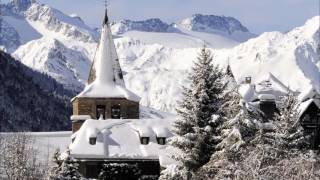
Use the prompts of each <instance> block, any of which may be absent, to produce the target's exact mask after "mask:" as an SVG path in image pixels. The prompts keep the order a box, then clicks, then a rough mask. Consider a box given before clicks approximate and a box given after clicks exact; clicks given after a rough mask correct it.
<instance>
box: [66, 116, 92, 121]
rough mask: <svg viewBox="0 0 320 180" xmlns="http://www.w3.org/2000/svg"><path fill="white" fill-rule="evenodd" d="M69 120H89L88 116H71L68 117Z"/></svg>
mask: <svg viewBox="0 0 320 180" xmlns="http://www.w3.org/2000/svg"><path fill="white" fill-rule="evenodd" d="M70 119H71V120H73V121H74V120H87V119H91V116H90V115H72V116H71V117H70Z"/></svg>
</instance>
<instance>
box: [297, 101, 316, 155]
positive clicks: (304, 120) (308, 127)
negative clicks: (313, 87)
mask: <svg viewBox="0 0 320 180" xmlns="http://www.w3.org/2000/svg"><path fill="white" fill-rule="evenodd" d="M300 122H301V124H302V126H303V128H304V130H305V132H306V134H309V135H311V143H310V144H311V149H314V150H319V149H320V107H318V106H317V104H316V103H315V102H314V101H313V102H311V103H310V105H309V106H308V107H307V109H306V110H305V111H304V112H303V113H302V114H301V116H300Z"/></svg>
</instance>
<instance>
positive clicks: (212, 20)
mask: <svg viewBox="0 0 320 180" xmlns="http://www.w3.org/2000/svg"><path fill="white" fill-rule="evenodd" d="M177 25H178V26H180V27H182V28H185V29H188V30H193V31H202V32H210V31H222V32H226V33H228V34H232V33H234V32H236V31H240V32H249V30H248V29H247V28H246V27H245V26H243V25H242V24H241V22H240V21H239V20H237V19H235V18H233V17H226V16H216V15H202V14H194V15H193V16H191V17H188V18H185V19H183V20H181V21H180V22H178V23H177Z"/></svg>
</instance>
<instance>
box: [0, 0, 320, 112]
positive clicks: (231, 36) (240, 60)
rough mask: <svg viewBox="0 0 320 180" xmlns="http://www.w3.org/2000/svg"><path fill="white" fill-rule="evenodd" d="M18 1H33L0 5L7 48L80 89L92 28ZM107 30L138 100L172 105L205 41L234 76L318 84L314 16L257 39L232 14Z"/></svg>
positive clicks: (92, 44) (93, 42) (123, 24)
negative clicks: (19, 5) (10, 41)
mask: <svg viewBox="0 0 320 180" xmlns="http://www.w3.org/2000/svg"><path fill="white" fill-rule="evenodd" d="M19 2H31V3H27V4H28V8H22V9H25V10H21V8H12V7H13V5H12V4H11V5H10V4H9V5H5V6H4V5H3V6H1V8H2V9H6V11H4V12H6V13H5V16H4V21H5V22H6V23H7V27H10V28H9V29H10V31H11V34H12V35H11V37H12V39H15V41H14V42H16V43H15V44H16V47H18V48H17V49H16V48H14V45H12V47H13V48H12V49H13V50H12V51H10V52H13V51H14V50H15V49H16V50H15V51H14V52H13V53H12V54H13V55H14V57H16V58H17V59H19V60H20V61H21V62H23V63H24V64H26V65H27V66H29V67H32V68H34V69H37V70H39V71H41V72H45V73H47V74H49V75H51V76H52V77H54V78H55V79H57V80H58V81H60V82H61V83H63V84H64V85H65V86H66V87H68V88H72V89H75V90H78V91H79V90H80V89H81V88H82V87H83V85H84V83H85V82H86V80H87V76H88V71H89V67H90V63H91V60H92V59H93V57H94V53H95V49H96V46H97V37H98V33H97V31H96V30H94V29H92V28H90V27H88V26H87V25H86V24H85V23H84V22H83V21H82V20H81V18H79V17H78V16H74V15H70V16H69V15H66V14H64V13H62V12H61V11H59V10H56V9H54V8H51V7H49V6H47V5H42V4H39V3H36V2H33V1H29V0H20V1H19ZM9 6H11V8H9ZM12 9H20V10H19V11H18V10H12ZM97 19H102V17H101V18H97ZM112 31H113V34H114V35H115V44H116V48H117V51H118V54H119V58H120V64H121V67H122V69H123V71H124V75H125V81H126V85H127V86H128V88H129V89H130V90H132V91H133V92H135V93H136V94H138V95H140V96H141V97H142V99H141V105H143V106H147V107H152V108H154V109H158V110H163V111H168V112H173V111H174V109H175V106H176V101H177V100H178V99H179V98H180V92H181V86H182V85H187V84H188V82H187V80H186V74H187V72H188V70H190V67H191V66H192V63H193V60H195V59H196V56H197V53H198V51H199V47H201V46H203V42H204V41H205V42H206V44H207V46H208V47H209V48H212V51H213V54H214V62H215V63H217V64H219V65H220V66H221V67H225V66H226V64H227V62H230V65H231V68H232V70H233V72H234V75H235V77H236V79H237V81H238V82H241V80H242V79H243V78H244V77H246V76H252V78H253V80H254V81H258V80H260V79H261V78H262V77H264V76H265V75H267V74H268V73H269V72H271V73H272V74H273V75H275V76H276V77H277V78H278V79H280V80H281V81H282V82H283V83H284V84H285V85H288V86H290V88H292V89H294V90H303V89H304V88H305V87H306V86H309V85H310V84H313V85H314V86H316V87H317V88H320V80H319V79H320V73H319V69H320V62H319V61H320V58H319V53H320V52H319V51H320V50H319V49H320V48H319V38H318V37H319V16H317V17H314V18H312V19H310V20H308V22H307V23H306V24H305V25H303V26H301V27H298V28H295V29H293V30H291V31H289V32H287V33H281V32H270V33H264V34H262V35H260V36H258V37H256V35H254V34H252V33H250V32H249V31H248V29H247V28H246V27H244V26H243V25H242V24H241V23H240V22H239V21H237V20H236V19H234V18H230V17H223V16H221V17H220V16H209V15H194V16H192V17H190V18H186V19H184V20H181V21H179V22H177V23H175V24H172V25H169V24H167V23H164V22H162V21H161V20H159V19H150V20H146V21H130V20H123V21H120V22H115V23H114V24H113V25H112ZM15 32H16V33H15ZM5 36H6V38H7V39H11V37H8V36H7V35H5ZM0 40H1V39H0ZM0 42H1V41H0ZM6 42H8V41H6ZM7 44H8V43H7ZM20 44H22V45H20ZM0 45H1V44H0ZM6 46H7V47H6ZM5 47H6V48H7V49H9V48H8V47H11V45H10V44H9V45H6V44H5Z"/></svg>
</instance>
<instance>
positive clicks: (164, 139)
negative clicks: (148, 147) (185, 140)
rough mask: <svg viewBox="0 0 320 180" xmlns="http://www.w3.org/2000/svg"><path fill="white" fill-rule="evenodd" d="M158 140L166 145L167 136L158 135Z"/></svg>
mask: <svg viewBox="0 0 320 180" xmlns="http://www.w3.org/2000/svg"><path fill="white" fill-rule="evenodd" d="M157 142H158V144H160V145H165V144H166V138H165V137H157Z"/></svg>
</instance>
